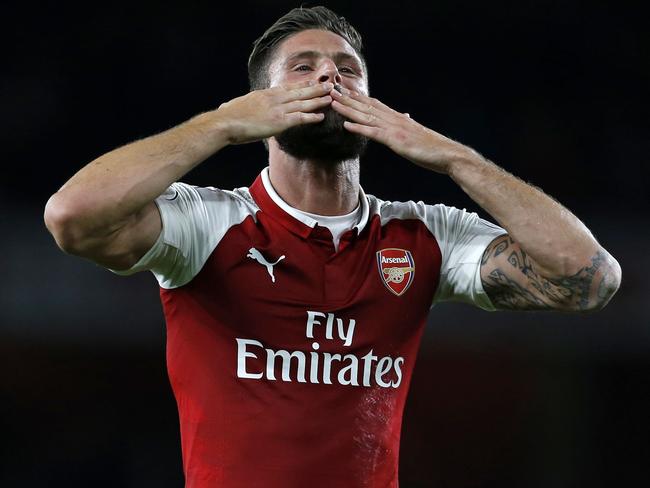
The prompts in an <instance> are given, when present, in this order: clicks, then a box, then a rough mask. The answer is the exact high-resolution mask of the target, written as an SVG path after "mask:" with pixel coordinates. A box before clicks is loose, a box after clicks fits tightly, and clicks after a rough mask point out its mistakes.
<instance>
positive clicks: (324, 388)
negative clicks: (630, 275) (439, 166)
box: [121, 170, 505, 488]
mask: <svg viewBox="0 0 650 488" xmlns="http://www.w3.org/2000/svg"><path fill="white" fill-rule="evenodd" d="M265 171H268V170H265ZM264 180H266V185H269V183H268V178H267V177H265V178H264V179H263V178H262V175H260V176H259V177H258V178H257V179H256V180H255V182H254V183H253V185H252V186H251V187H250V188H239V189H236V190H234V191H225V190H219V189H215V188H198V187H194V186H190V185H187V184H183V183H175V184H173V185H172V186H171V187H170V188H169V189H168V190H167V191H166V192H165V193H164V194H163V195H161V196H160V197H159V198H158V199H157V200H156V202H157V204H158V207H159V209H160V213H161V216H162V222H163V230H162V233H161V235H160V237H159V238H158V241H157V242H156V243H155V244H154V246H153V247H152V248H151V249H150V250H149V251H148V252H147V253H146V254H145V255H144V256H143V257H142V259H141V260H140V261H139V262H138V263H137V264H136V265H135V266H134V267H133V268H131V269H130V270H128V271H125V272H121V273H122V274H130V273H133V272H135V271H139V270H143V269H150V270H151V271H152V272H153V273H154V275H155V276H156V278H157V280H158V282H159V284H160V295H161V299H162V303H163V308H164V313H165V318H166V322H167V366H168V371H169V377H170V381H171V385H172V388H173V391H174V394H175V396H176V401H177V403H178V410H179V417H180V428H181V440H182V451H183V467H184V472H185V477H186V486H187V487H189V488H196V487H200V488H207V487H222V488H254V487H264V488H275V487H278V488H279V487H282V488H292V487H296V488H297V487H300V488H303V487H305V486H309V487H311V488H318V487H328V488H330V487H346V488H356V487H381V488H384V487H397V486H398V473H397V471H398V454H399V439H400V426H401V422H402V412H403V409H404V402H405V399H406V396H407V391H408V387H409V382H410V379H411V374H412V372H413V366H414V364H415V359H416V354H417V350H418V347H419V343H420V338H421V335H422V332H423V328H424V325H425V323H426V319H427V316H428V313H429V309H430V308H431V305H432V303H434V302H435V301H440V300H451V299H453V300H463V301H467V302H470V303H474V304H476V305H478V306H479V307H481V308H484V309H487V310H491V309H492V305H491V303H490V301H489V299H488V297H487V296H486V294H485V292H484V291H483V288H482V285H481V280H480V274H479V270H480V260H481V256H482V254H483V251H484V250H485V248H486V247H487V245H488V244H489V243H490V242H491V241H492V240H493V239H494V238H495V237H497V236H498V235H501V234H503V233H504V232H505V231H504V230H503V229H501V228H500V227H497V226H495V225H493V224H491V223H489V222H486V221H484V220H482V219H480V218H479V217H478V216H477V215H476V214H473V213H468V212H466V211H464V210H458V209H455V208H453V207H447V206H444V205H425V204H424V203H422V202H419V203H414V202H406V203H401V202H386V201H382V200H379V199H378V198H375V197H374V196H372V195H365V194H364V193H363V191H361V193H360V209H359V212H358V214H359V215H360V218H359V221H358V223H357V224H356V226H354V228H352V229H351V230H349V231H347V232H345V233H344V234H343V235H341V238H340V244H339V246H338V250H335V248H334V245H333V242H332V235H331V234H330V231H329V230H328V229H327V228H326V227H321V226H319V225H318V224H317V223H316V220H313V221H312V220H311V219H309V217H303V218H301V219H300V220H299V219H297V218H295V217H293V216H292V215H291V214H290V213H289V212H287V211H286V203H284V202H282V201H278V199H279V197H278V196H277V195H275V192H272V191H271V192H269V191H267V189H266V187H265V181H264ZM294 210H295V209H294Z"/></svg>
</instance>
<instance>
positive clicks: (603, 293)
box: [481, 235, 618, 311]
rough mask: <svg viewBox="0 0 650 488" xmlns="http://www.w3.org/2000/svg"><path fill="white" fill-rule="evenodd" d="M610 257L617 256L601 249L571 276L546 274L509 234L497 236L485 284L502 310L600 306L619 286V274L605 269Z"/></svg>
mask: <svg viewBox="0 0 650 488" xmlns="http://www.w3.org/2000/svg"><path fill="white" fill-rule="evenodd" d="M504 253H505V254H504ZM501 254H504V255H507V259H506V260H505V261H504V259H503V256H502V257H501V258H500V259H497V258H498V257H499V256H500V255H501ZM608 259H613V258H611V257H610V256H609V255H608V254H607V253H606V252H604V251H602V250H600V251H598V252H597V253H596V254H595V255H594V256H592V258H591V264H590V265H588V266H585V267H584V268H582V269H580V270H579V271H578V272H577V273H575V274H573V275H571V276H564V277H548V276H543V275H541V274H539V273H538V272H537V271H536V270H535V263H534V261H533V260H532V259H531V258H530V257H529V256H528V255H527V254H526V252H525V251H524V250H522V249H521V248H520V247H519V245H518V244H516V243H515V242H514V241H513V240H512V239H511V238H510V236H507V235H506V236H502V237H500V238H497V239H495V240H494V241H493V242H492V243H491V244H490V245H489V246H488V248H487V249H486V250H485V253H484V254H483V258H482V259H481V276H482V282H483V288H484V289H485V292H486V293H487V295H488V296H489V297H490V299H491V300H492V304H493V305H494V306H495V307H496V308H497V309H501V310H567V311H568V310H572V311H585V310H590V309H593V308H600V307H602V306H604V305H605V304H606V303H607V301H609V299H610V298H611V296H612V294H613V291H615V289H616V288H617V286H618V285H617V278H616V277H615V276H613V275H612V273H607V272H603V270H602V269H601V268H602V267H603V263H605V264H608ZM490 268H492V269H490ZM604 268H607V266H604ZM597 280H600V282H599V284H598V286H595V287H594V282H595V281H597Z"/></svg>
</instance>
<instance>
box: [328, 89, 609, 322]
mask: <svg viewBox="0 0 650 488" xmlns="http://www.w3.org/2000/svg"><path fill="white" fill-rule="evenodd" d="M331 93H332V97H333V99H334V101H333V102H332V108H334V109H335V110H337V111H338V112H340V113H341V114H342V115H344V116H345V117H347V118H348V119H349V120H350V121H349V122H346V123H345V127H346V129H347V130H349V131H351V132H356V133H358V134H362V135H365V136H367V137H369V138H370V139H373V140H375V141H377V142H380V143H382V144H384V145H386V146H388V147H390V148H391V149H392V150H393V151H395V152H396V153H397V154H399V155H400V156H403V157H405V158H407V159H409V160H410V161H412V162H414V163H415V164H418V165H419V166H422V167H424V168H427V169H429V170H432V171H436V172H438V173H442V174H446V175H448V176H450V177H451V178H452V179H453V180H454V181H455V182H456V183H457V184H458V185H459V186H460V187H461V188H462V189H463V190H464V191H465V192H466V193H467V194H468V195H469V196H470V197H471V198H472V199H473V200H474V201H475V202H476V203H477V204H479V205H480V206H481V207H482V208H483V209H484V210H485V211H487V212H488V213H489V214H490V215H491V216H492V217H494V219H495V220H496V221H497V222H498V223H499V224H500V225H501V226H502V227H503V228H504V229H506V230H507V231H508V235H505V236H501V237H498V238H497V239H495V240H494V241H493V242H492V243H491V244H490V245H489V246H488V248H487V249H486V251H485V253H484V255H483V260H482V264H481V280H482V282H483V286H484V288H485V291H486V293H487V294H488V296H489V297H490V299H491V300H492V303H493V304H494V306H495V307H496V308H498V309H517V310H549V309H552V310H563V311H588V310H598V309H601V308H602V307H604V306H605V305H606V304H607V302H608V301H609V300H610V299H611V297H612V296H613V295H614V293H616V290H617V289H618V287H619V284H620V280H621V268H620V266H619V264H618V262H617V261H616V260H615V259H614V258H613V257H612V256H611V255H610V254H609V253H608V252H607V251H606V250H605V249H604V248H603V247H602V246H600V244H598V242H597V241H596V239H595V238H594V237H593V235H592V234H591V232H589V229H587V227H586V226H585V225H584V224H583V223H582V222H581V221H580V220H579V219H578V218H577V217H576V216H575V215H573V214H572V213H571V212H570V211H569V210H567V209H566V208H565V207H563V206H562V205H560V204H559V203H558V202H556V201H555V200H553V199H552V198H550V197H549V196H547V195H545V194H544V193H543V192H542V191H541V190H540V189H538V188H535V187H533V186H531V185H528V184H526V183H525V182H523V181H521V180H520V179H519V178H517V177H515V176H513V175H511V174H509V173H508V172H506V171H504V170H503V169H501V168H499V167H498V166H496V165H495V164H493V163H491V162H490V161H488V160H486V159H485V158H483V157H482V156H481V155H480V154H478V153H477V152H476V151H474V150H473V149H471V148H469V147H467V146H464V145H462V144H460V143H458V142H456V141H453V140H451V139H449V138H447V137H445V136H443V135H441V134H439V133H437V132H435V131H433V130H431V129H428V128H426V127H424V126H422V125H421V124H419V123H417V122H415V121H414V120H412V119H411V118H410V117H409V116H408V115H405V114H401V113H399V112H397V111H395V110H393V109H391V108H390V107H388V106H386V105H384V104H383V103H381V102H380V101H378V100H376V99H372V98H369V97H366V96H365V95H362V94H359V93H355V92H347V91H346V93H345V94H344V95H343V94H339V93H338V92H337V91H336V90H332V92H331Z"/></svg>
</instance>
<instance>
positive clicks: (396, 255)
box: [377, 247, 415, 296]
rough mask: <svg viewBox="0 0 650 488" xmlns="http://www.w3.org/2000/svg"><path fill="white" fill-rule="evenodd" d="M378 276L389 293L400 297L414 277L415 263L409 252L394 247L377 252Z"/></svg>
mask: <svg viewBox="0 0 650 488" xmlns="http://www.w3.org/2000/svg"><path fill="white" fill-rule="evenodd" d="M377 266H378V267H379V276H381V280H382V281H383V282H384V285H386V288H388V289H389V290H390V291H392V292H393V293H394V294H395V295H397V296H400V295H402V294H403V293H404V292H405V291H406V290H408V289H409V286H411V283H413V278H414V277H415V261H413V256H412V255H411V252H410V251H407V250H405V249H397V248H394V247H391V248H387V249H382V250H381V251H377Z"/></svg>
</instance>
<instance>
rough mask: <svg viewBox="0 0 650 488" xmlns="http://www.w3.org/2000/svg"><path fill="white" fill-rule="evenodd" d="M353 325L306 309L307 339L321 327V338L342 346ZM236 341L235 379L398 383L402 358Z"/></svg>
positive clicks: (348, 339) (347, 341)
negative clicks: (285, 347)
mask: <svg viewBox="0 0 650 488" xmlns="http://www.w3.org/2000/svg"><path fill="white" fill-rule="evenodd" d="M335 323H336V326H335ZM355 325H356V321H355V320H354V319H350V320H349V322H348V325H347V327H346V325H345V323H344V321H343V319H341V318H336V317H335V316H334V314H332V313H328V314H325V313H322V312H312V311H308V312H307V326H306V331H305V332H306V334H305V335H306V337H307V338H308V339H314V337H315V333H316V335H318V336H319V337H320V336H321V335H322V332H323V330H322V329H323V328H324V329H325V330H324V332H325V334H324V339H325V340H327V341H334V340H341V341H343V346H345V347H350V346H351V345H352V339H353V337H354V327H355ZM319 332H320V333H319ZM335 333H336V338H335V337H334V334H335ZM236 341H237V377H239V378H247V379H253V380H262V379H267V380H271V381H275V380H281V381H287V382H291V381H298V382H299V383H324V384H327V385H331V384H333V383H336V384H339V385H343V386H374V385H377V386H379V387H381V388H397V387H398V386H399V385H400V383H401V382H402V366H403V364H404V358H403V357H397V358H395V359H393V358H392V357H390V356H384V357H381V358H380V357H378V356H376V355H375V354H373V350H372V349H370V351H368V353H367V354H365V355H364V356H361V357H357V356H355V355H354V354H345V355H341V354H330V353H329V352H317V351H318V350H319V349H320V344H319V343H318V342H313V343H312V345H311V347H312V349H313V350H312V351H309V352H303V351H293V352H289V351H286V350H284V349H279V350H277V351H274V350H273V349H268V348H265V347H264V344H262V343H261V342H260V341H256V340H254V339H239V338H237V339H236ZM278 361H279V363H280V364H281V371H282V373H281V377H280V378H277V377H276V373H275V371H276V369H275V366H276V364H277V363H278Z"/></svg>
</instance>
